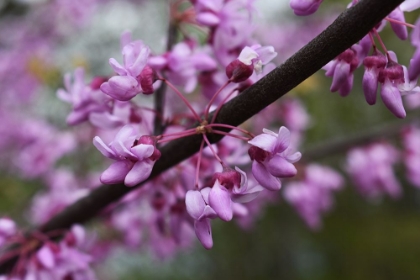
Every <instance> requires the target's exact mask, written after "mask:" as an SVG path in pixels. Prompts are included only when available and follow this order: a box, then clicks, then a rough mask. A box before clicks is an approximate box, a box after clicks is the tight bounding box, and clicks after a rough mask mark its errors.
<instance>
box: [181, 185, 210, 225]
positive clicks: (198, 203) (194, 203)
mask: <svg viewBox="0 0 420 280" xmlns="http://www.w3.org/2000/svg"><path fill="white" fill-rule="evenodd" d="M185 205H186V207H187V212H188V214H190V216H191V217H192V218H193V219H195V220H198V219H199V218H200V216H201V215H202V214H203V212H204V207H206V203H205V202H204V199H203V196H202V195H201V193H200V192H199V191H192V190H189V191H188V192H187V194H186V195H185Z"/></svg>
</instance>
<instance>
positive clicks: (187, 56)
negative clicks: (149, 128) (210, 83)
mask: <svg viewBox="0 0 420 280" xmlns="http://www.w3.org/2000/svg"><path fill="white" fill-rule="evenodd" d="M149 64H150V65H151V66H152V67H153V68H154V69H156V70H167V73H166V75H167V78H168V79H169V80H170V81H171V82H173V83H174V84H175V85H182V86H184V90H185V92H187V93H190V92H192V91H193V90H194V89H195V88H196V87H197V82H198V80H197V72H200V71H213V70H216V69H217V63H216V61H215V60H214V59H213V58H212V57H211V56H210V55H209V54H208V53H207V51H206V50H205V49H200V48H197V46H196V43H195V42H193V41H189V42H188V41H186V42H180V43H178V44H176V45H175V46H174V47H173V49H172V51H171V52H168V53H166V54H164V55H161V56H154V57H151V58H150V60H149Z"/></svg>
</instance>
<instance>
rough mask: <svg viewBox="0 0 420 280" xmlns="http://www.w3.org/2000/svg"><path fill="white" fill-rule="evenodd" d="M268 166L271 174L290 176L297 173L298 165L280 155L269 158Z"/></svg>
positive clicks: (280, 176) (281, 176)
mask: <svg viewBox="0 0 420 280" xmlns="http://www.w3.org/2000/svg"><path fill="white" fill-rule="evenodd" d="M266 167H267V170H268V172H270V174H271V175H273V176H275V177H279V178H289V177H293V176H295V175H296V174H297V170H296V167H295V166H294V165H293V164H291V163H290V162H288V161H287V160H286V159H285V158H283V157H282V156H279V155H275V156H274V157H273V158H272V159H271V160H269V161H268V163H267V164H266Z"/></svg>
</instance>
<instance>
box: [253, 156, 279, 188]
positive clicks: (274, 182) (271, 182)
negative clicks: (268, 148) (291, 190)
mask: <svg viewBox="0 0 420 280" xmlns="http://www.w3.org/2000/svg"><path fill="white" fill-rule="evenodd" d="M252 175H254V177H255V180H257V182H258V183H259V184H260V185H261V186H263V187H264V188H266V189H268V190H271V191H277V190H279V189H280V188H281V182H280V180H279V179H277V178H276V177H274V176H273V175H271V174H270V173H269V172H268V170H267V169H266V167H265V166H264V165H263V164H261V163H259V162H257V161H255V160H254V162H253V163H252Z"/></svg>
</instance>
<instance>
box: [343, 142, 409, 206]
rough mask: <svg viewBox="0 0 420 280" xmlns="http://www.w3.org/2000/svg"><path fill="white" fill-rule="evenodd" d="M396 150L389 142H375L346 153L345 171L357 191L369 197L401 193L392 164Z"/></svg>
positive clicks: (394, 161)
mask: <svg viewBox="0 0 420 280" xmlns="http://www.w3.org/2000/svg"><path fill="white" fill-rule="evenodd" d="M397 159H398V153H397V150H395V148H394V147H392V146H391V145H389V144H382V143H376V144H373V145H370V146H368V147H365V148H354V149H352V150H351V151H350V152H349V153H348V155H347V168H346V169H347V172H348V173H349V174H350V176H351V177H352V179H353V181H354V185H355V187H356V188H357V189H358V191H359V192H360V193H361V194H362V195H363V196H366V197H367V198H369V199H374V198H377V197H379V196H380V195H381V194H388V195H389V196H391V197H392V198H398V197H399V196H400V195H401V186H400V184H399V182H398V180H397V178H396V177H395V174H394V171H393V167H392V166H393V164H395V163H396V161H397Z"/></svg>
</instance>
